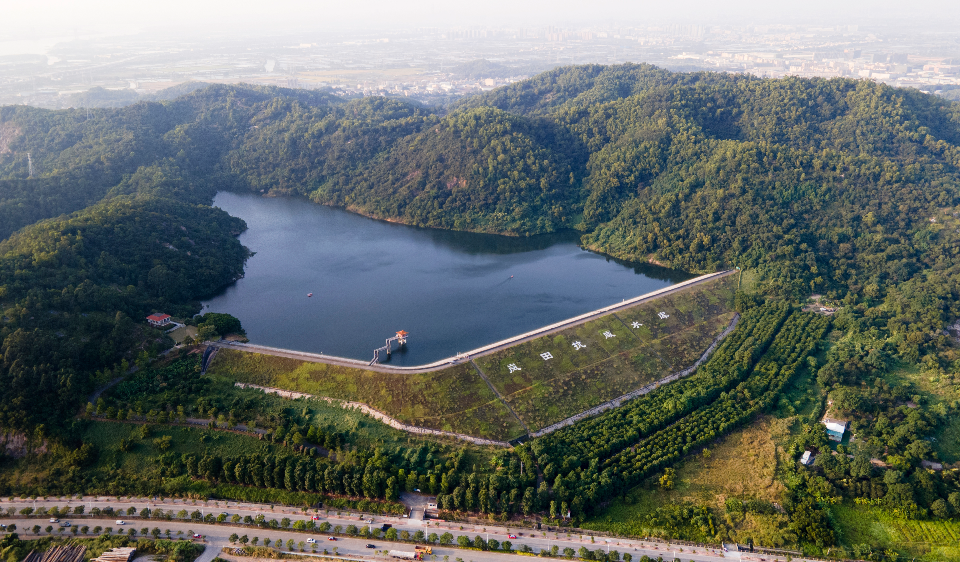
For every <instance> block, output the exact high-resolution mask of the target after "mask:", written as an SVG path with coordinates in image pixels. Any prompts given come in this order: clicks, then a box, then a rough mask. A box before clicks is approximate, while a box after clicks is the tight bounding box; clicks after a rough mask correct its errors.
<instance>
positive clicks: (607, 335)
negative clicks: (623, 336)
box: [603, 330, 617, 339]
mask: <svg viewBox="0 0 960 562" xmlns="http://www.w3.org/2000/svg"><path fill="white" fill-rule="evenodd" d="M603 337H605V338H606V339H610V338H615V337H617V336H616V334H614V333H613V332H611V331H610V330H604V331H603Z"/></svg>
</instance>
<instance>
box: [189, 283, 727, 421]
mask: <svg viewBox="0 0 960 562" xmlns="http://www.w3.org/2000/svg"><path fill="white" fill-rule="evenodd" d="M736 285H737V276H736V275H729V276H727V277H724V278H721V279H717V280H714V281H711V282H709V283H705V284H703V285H699V286H696V287H694V288H691V289H688V290H685V291H682V292H679V293H676V294H672V295H669V296H666V297H663V298H659V299H656V300H653V301H650V302H647V303H644V304H641V305H638V306H636V307H634V308H631V309H628V310H626V311H623V312H618V313H616V314H615V315H608V316H604V317H602V318H599V319H596V320H593V321H591V322H587V323H585V324H581V325H579V326H575V327H572V328H569V329H567V330H563V331H561V332H559V333H556V334H550V335H547V336H543V337H540V338H537V339H535V340H532V341H529V342H526V343H523V344H520V345H517V346H514V347H511V348H509V349H506V350H503V351H500V352H497V353H494V354H491V355H488V356H482V357H478V358H476V360H475V361H476V364H477V365H478V366H479V367H480V368H481V369H482V370H483V372H484V373H485V374H486V375H487V377H488V378H489V379H490V381H491V383H492V384H493V385H494V386H495V387H496V388H497V390H498V391H499V392H500V393H501V394H502V395H503V396H504V398H505V400H506V401H507V403H509V404H510V407H511V408H513V410H514V411H515V412H516V413H517V415H518V416H519V417H520V419H521V420H523V422H524V423H525V424H526V425H527V426H528V427H529V428H530V429H532V430H536V429H540V428H542V427H545V426H547V425H550V424H553V423H555V422H557V421H560V420H562V419H564V418H567V417H569V416H572V415H574V414H577V413H579V412H582V411H584V410H587V409H589V408H592V407H594V406H596V405H598V404H600V403H602V402H605V401H607V400H611V399H613V398H616V397H618V396H621V395H623V394H626V393H628V392H631V391H633V390H636V389H637V388H640V387H642V386H643V385H645V384H647V383H649V382H652V381H654V380H657V379H660V378H662V377H664V376H667V375H669V374H671V373H674V372H677V371H680V370H682V369H684V368H687V367H689V366H691V365H692V364H693V363H694V362H695V361H696V360H697V359H698V358H699V357H700V355H702V353H703V351H704V350H705V349H706V348H707V347H708V346H709V345H710V342H711V341H713V339H714V338H715V337H716V336H717V335H718V334H720V332H722V331H723V329H724V328H726V326H728V325H729V323H730V321H731V319H732V317H733V312H732V308H733V297H734V292H735V290H736ZM661 312H662V313H663V314H664V315H665V317H661V315H660V313H661ZM545 353H549V356H544V355H542V354H545ZM511 365H513V366H514V368H511ZM517 367H519V369H517ZM208 372H209V373H210V374H212V375H214V376H217V377H225V378H227V379H229V380H237V381H242V382H248V383H253V384H258V385H263V386H272V387H277V388H284V389H288V390H294V391H298V392H305V393H308V394H313V395H317V396H326V397H330V398H337V399H341V400H350V401H356V402H363V403H365V404H367V405H369V406H370V407H372V408H375V409H377V410H379V411H381V412H384V413H386V414H388V415H390V416H392V417H394V418H396V419H398V420H400V421H402V422H404V423H409V424H413V425H417V426H421V427H427V428H433V429H441V430H445V431H453V432H457V433H465V434H469V435H476V436H479V437H488V438H493V439H511V438H513V437H517V436H519V435H522V434H523V433H524V429H523V427H522V426H521V425H520V424H519V423H517V421H516V419H515V418H514V417H513V416H512V415H511V414H510V412H509V410H508V409H507V408H506V406H505V405H504V404H503V403H502V402H501V401H500V400H499V399H498V398H497V397H496V395H495V394H494V393H493V392H491V390H490V388H489V387H488V386H487V384H486V383H485V382H484V381H483V379H482V378H481V377H480V376H479V374H478V373H477V372H476V369H475V368H474V367H473V366H472V365H470V364H463V365H458V366H455V367H450V368H448V369H444V370H442V371H436V372H432V373H425V374H388V373H377V372H373V371H367V370H363V369H356V368H350V367H341V366H335V365H326V364H322V363H306V362H303V361H299V360H296V359H286V358H281V357H273V356H266V355H257V354H252V353H243V352H238V351H231V350H221V351H220V352H219V353H218V354H217V359H216V360H215V361H214V362H213V365H212V367H211V368H210V370H209V371H208Z"/></svg>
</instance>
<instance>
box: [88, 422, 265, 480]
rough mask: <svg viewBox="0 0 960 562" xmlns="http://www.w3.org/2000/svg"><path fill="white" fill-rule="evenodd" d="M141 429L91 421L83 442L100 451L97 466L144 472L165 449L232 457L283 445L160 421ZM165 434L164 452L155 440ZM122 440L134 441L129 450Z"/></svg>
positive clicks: (132, 425) (121, 424) (151, 467)
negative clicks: (145, 432)
mask: <svg viewBox="0 0 960 562" xmlns="http://www.w3.org/2000/svg"><path fill="white" fill-rule="evenodd" d="M140 428H141V425H140V424H132V423H119V422H101V421H92V422H89V424H88V425H87V427H86V430H85V431H84V433H83V441H84V443H90V444H92V445H94V446H95V447H96V449H97V451H98V453H99V455H98V458H97V464H96V466H95V468H97V469H104V470H113V469H123V470H126V471H131V472H141V473H142V472H146V471H150V470H152V469H153V468H154V467H155V466H156V457H157V455H160V454H163V453H164V452H169V453H176V454H184V453H188V454H189V453H192V454H196V455H200V456H203V455H205V454H206V455H209V454H214V455H219V456H221V457H232V456H240V455H249V454H254V453H257V452H262V453H264V454H267V453H271V452H275V451H277V450H278V449H280V448H281V447H279V446H276V445H273V444H271V443H269V442H267V441H261V440H259V439H258V438H256V437H253V436H247V435H238V434H235V433H230V432H226V431H215V430H207V429H200V428H196V429H195V428H190V427H177V426H170V425H158V424H153V425H151V426H150V434H149V436H148V437H147V438H145V439H141V438H140V437H139V434H138V432H139V431H140ZM165 436H169V437H170V438H171V439H170V443H169V449H167V450H166V451H161V449H160V447H159V446H158V445H157V443H156V442H155V440H156V439H162V438H163V437H165ZM122 439H126V440H128V441H129V442H130V443H131V445H130V447H129V449H128V450H127V451H126V452H122V451H120V448H119V447H120V441H121V440H122Z"/></svg>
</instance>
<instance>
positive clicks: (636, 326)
mask: <svg viewBox="0 0 960 562" xmlns="http://www.w3.org/2000/svg"><path fill="white" fill-rule="evenodd" d="M640 326H643V324H641V323H639V322H637V321H634V322H633V324H630V327H631V328H633V329H634V330H636V329H637V328H639V327H640Z"/></svg>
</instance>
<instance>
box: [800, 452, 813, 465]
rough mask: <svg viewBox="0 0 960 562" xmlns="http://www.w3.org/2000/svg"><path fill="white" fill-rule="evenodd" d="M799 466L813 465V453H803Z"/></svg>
mask: <svg viewBox="0 0 960 562" xmlns="http://www.w3.org/2000/svg"><path fill="white" fill-rule="evenodd" d="M800 464H802V465H803V466H810V465H811V464H813V452H811V451H810V450H807V451H804V452H803V456H802V457H800Z"/></svg>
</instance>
